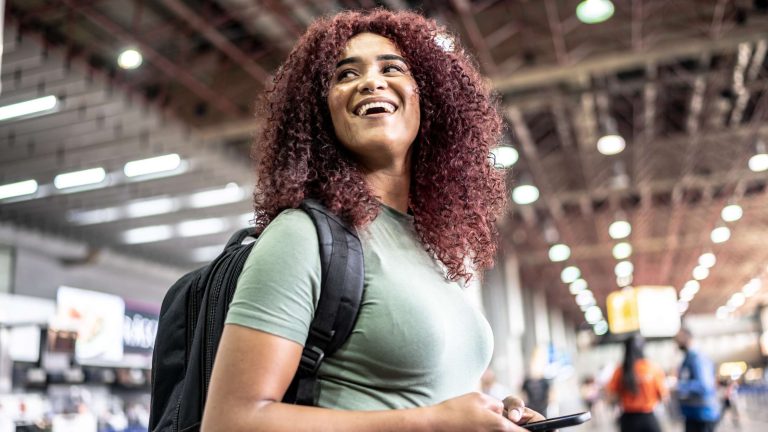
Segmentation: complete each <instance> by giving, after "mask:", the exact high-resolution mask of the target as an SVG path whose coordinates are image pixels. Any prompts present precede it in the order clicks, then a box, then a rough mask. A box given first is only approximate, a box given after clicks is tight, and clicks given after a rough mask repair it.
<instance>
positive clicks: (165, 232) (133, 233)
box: [123, 225, 173, 244]
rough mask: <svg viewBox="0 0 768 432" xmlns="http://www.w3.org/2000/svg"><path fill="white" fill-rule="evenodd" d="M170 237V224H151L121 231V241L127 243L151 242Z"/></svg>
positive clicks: (171, 231) (171, 233) (171, 229)
mask: <svg viewBox="0 0 768 432" xmlns="http://www.w3.org/2000/svg"><path fill="white" fill-rule="evenodd" d="M171 237H173V228H172V227H171V226H170V225H153V226H147V227H141V228H134V229H130V230H127V231H125V232H123V242H125V243H127V244H139V243H151V242H156V241H161V240H167V239H169V238H171Z"/></svg>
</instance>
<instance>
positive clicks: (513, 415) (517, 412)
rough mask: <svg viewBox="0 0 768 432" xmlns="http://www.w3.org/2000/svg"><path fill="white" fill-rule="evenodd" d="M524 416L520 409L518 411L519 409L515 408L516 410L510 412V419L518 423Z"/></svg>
mask: <svg viewBox="0 0 768 432" xmlns="http://www.w3.org/2000/svg"><path fill="white" fill-rule="evenodd" d="M522 416H523V413H522V412H520V410H519V409H517V408H515V409H513V410H512V411H510V412H509V418H510V419H511V420H512V421H518V420H520V418H521V417H522Z"/></svg>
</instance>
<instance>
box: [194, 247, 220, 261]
mask: <svg viewBox="0 0 768 432" xmlns="http://www.w3.org/2000/svg"><path fill="white" fill-rule="evenodd" d="M223 250H224V249H223V248H222V247H221V245H213V246H203V247H199V248H195V249H192V251H191V252H190V258H192V261H194V262H208V261H213V259H214V258H216V257H217V256H219V254H220V253H221V252H222V251H223Z"/></svg>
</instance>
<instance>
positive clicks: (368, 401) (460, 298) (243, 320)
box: [226, 205, 493, 410]
mask: <svg viewBox="0 0 768 432" xmlns="http://www.w3.org/2000/svg"><path fill="white" fill-rule="evenodd" d="M360 237H361V241H362V245H363V257H364V259H365V282H364V293H363V301H362V305H361V308H360V312H359V316H358V320H357V323H356V325H355V328H354V329H353V331H352V334H351V335H350V337H349V339H348V340H347V342H346V343H345V344H344V345H343V346H342V347H341V348H340V349H339V351H337V352H336V353H335V354H334V355H333V356H331V357H329V358H327V359H326V360H325V362H324V363H323V364H322V366H321V367H320V370H319V374H318V378H319V383H320V396H319V401H318V405H319V406H322V407H328V408H336V409H348V410H380V409H397V408H410V407H416V406H425V405H432V404H435V403H439V402H442V401H444V400H446V399H450V398H452V397H455V396H459V395H462V394H465V393H468V392H471V391H474V390H475V389H477V387H478V382H479V379H480V375H481V374H482V372H483V371H484V370H485V368H486V367H487V366H488V363H489V362H490V359H491V352H492V350H493V337H492V334H491V329H490V326H489V325H488V322H487V321H486V319H485V317H483V315H482V314H481V312H480V311H479V310H477V308H476V307H474V306H473V305H472V303H470V302H469V301H468V298H467V294H466V293H465V291H464V290H463V289H462V288H461V286H460V285H459V284H458V283H455V282H450V281H447V280H446V279H445V277H444V276H443V275H444V272H443V270H442V267H441V266H440V265H439V264H438V263H437V261H435V260H434V259H432V258H431V257H430V255H429V254H428V253H427V252H426V251H425V250H424V248H423V247H422V245H421V243H420V241H419V240H418V238H417V236H416V233H415V230H414V228H413V219H412V217H411V216H409V215H406V214H403V213H400V212H398V211H396V210H394V209H392V208H389V207H387V206H384V205H382V208H381V212H380V214H379V215H378V216H377V217H376V219H375V220H374V221H373V222H372V223H371V224H370V225H368V226H367V227H365V228H363V229H361V230H360ZM319 253H320V252H319V246H318V239H317V233H316V231H315V227H314V225H313V224H312V220H311V219H310V218H309V216H307V215H306V214H305V213H304V212H303V211H301V210H287V211H284V212H283V213H281V214H280V215H279V216H278V217H276V218H275V219H274V220H273V221H272V223H270V224H269V226H268V227H267V228H266V229H265V230H264V232H263V233H262V235H261V237H260V238H259V241H258V243H257V244H256V245H255V246H254V248H253V250H252V252H251V254H250V256H249V257H248V260H247V261H246V263H245V267H244V269H243V272H242V274H241V276H240V279H239V281H238V284H237V290H236V292H235V296H234V300H233V301H232V305H231V307H230V310H229V314H228V315H227V321H226V322H227V323H228V324H238V325H241V326H245V327H250V328H254V329H257V330H261V331H264V332H268V333H271V334H275V335H277V336H280V337H283V338H287V339H290V340H293V341H295V342H297V343H299V344H301V345H304V343H305V342H306V339H307V334H308V331H309V323H310V321H311V320H312V317H313V315H314V310H315V305H316V304H317V300H318V296H319V295H320V277H321V276H320V255H319Z"/></svg>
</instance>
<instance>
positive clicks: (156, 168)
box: [123, 153, 181, 177]
mask: <svg viewBox="0 0 768 432" xmlns="http://www.w3.org/2000/svg"><path fill="white" fill-rule="evenodd" d="M180 165H181V157H179V155H178V154H176V153H171V154H167V155H163V156H157V157H152V158H148V159H140V160H135V161H131V162H128V163H126V164H125V167H123V172H124V173H125V175H126V176H127V177H138V176H144V175H149V174H155V173H159V172H165V171H173V170H175V169H176V168H178V167H179V166H180Z"/></svg>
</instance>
